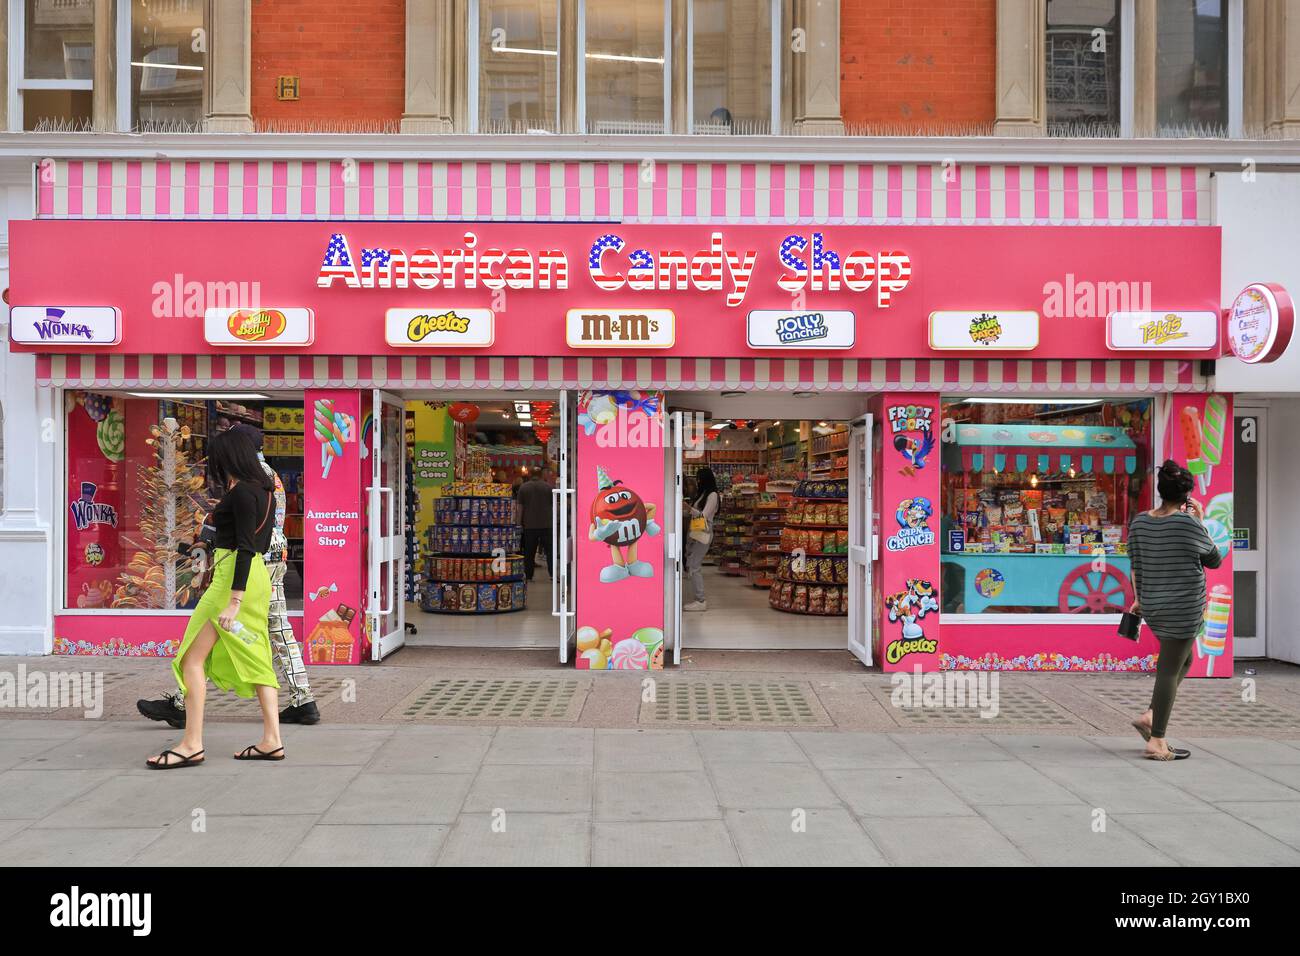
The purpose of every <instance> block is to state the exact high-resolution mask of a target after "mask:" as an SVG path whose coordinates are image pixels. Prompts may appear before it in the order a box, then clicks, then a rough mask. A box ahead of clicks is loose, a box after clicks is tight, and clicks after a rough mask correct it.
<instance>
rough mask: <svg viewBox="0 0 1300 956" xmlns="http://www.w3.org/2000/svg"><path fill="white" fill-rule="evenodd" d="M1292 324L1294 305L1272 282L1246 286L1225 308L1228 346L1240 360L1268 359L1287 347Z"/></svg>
mask: <svg viewBox="0 0 1300 956" xmlns="http://www.w3.org/2000/svg"><path fill="white" fill-rule="evenodd" d="M1294 326H1295V306H1294V305H1293V304H1292V302H1291V296H1290V295H1288V294H1287V291H1286V289H1284V288H1282V286H1280V285H1278V284H1277V283H1275V282H1254V283H1251V284H1250V285H1248V286H1246V288H1245V289H1243V290H1242V291H1241V294H1240V295H1238V296H1237V298H1236V299H1234V300H1233V302H1232V307H1231V308H1230V309H1229V310H1228V330H1227V334H1228V347H1229V348H1230V349H1231V350H1232V354H1233V355H1235V356H1237V358H1239V359H1241V360H1242V361H1243V362H1247V363H1249V364H1251V365H1254V364H1255V363H1257V362H1271V361H1273V360H1274V359H1276V358H1277V357H1278V356H1280V355H1281V354H1282V353H1283V352H1285V351H1286V347H1287V345H1288V343H1290V341H1291V333H1292V329H1293V328H1294Z"/></svg>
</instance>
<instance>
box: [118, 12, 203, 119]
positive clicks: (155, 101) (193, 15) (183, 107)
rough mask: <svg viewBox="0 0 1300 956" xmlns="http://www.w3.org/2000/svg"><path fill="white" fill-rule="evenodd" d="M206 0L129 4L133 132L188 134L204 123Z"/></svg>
mask: <svg viewBox="0 0 1300 956" xmlns="http://www.w3.org/2000/svg"><path fill="white" fill-rule="evenodd" d="M202 30H203V3H202V0H171V2H170V3H162V4H160V3H158V2H156V0H154V2H149V0H133V2H132V4H131V61H130V62H131V126H132V128H133V129H136V130H164V131H168V130H177V129H181V130H186V129H193V128H197V127H198V126H199V124H200V123H202V121H203V69H204V66H205V61H206V53H205V50H206V49H207V43H206V38H205V37H204V36H203V34H202Z"/></svg>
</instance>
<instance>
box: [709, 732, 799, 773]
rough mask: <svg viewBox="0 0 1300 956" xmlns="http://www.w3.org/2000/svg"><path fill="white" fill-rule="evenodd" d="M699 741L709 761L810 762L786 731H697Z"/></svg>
mask: <svg viewBox="0 0 1300 956" xmlns="http://www.w3.org/2000/svg"><path fill="white" fill-rule="evenodd" d="M695 742H696V744H698V745H699V748H700V753H701V754H702V755H703V756H704V760H705V762H706V763H713V762H715V761H719V760H726V761H731V762H740V763H798V764H805V765H806V764H808V757H807V755H806V754H805V753H804V752H803V751H802V750H800V749H799V747H798V746H796V745H795V742H794V739H793V738H792V737H791V736H790V735H789V734H788V733H786V732H785V731H783V730H780V731H774V730H697V731H695Z"/></svg>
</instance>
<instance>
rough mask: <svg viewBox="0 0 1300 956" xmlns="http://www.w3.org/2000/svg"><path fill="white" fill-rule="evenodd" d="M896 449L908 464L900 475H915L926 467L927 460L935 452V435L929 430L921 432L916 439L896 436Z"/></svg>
mask: <svg viewBox="0 0 1300 956" xmlns="http://www.w3.org/2000/svg"><path fill="white" fill-rule="evenodd" d="M894 447H895V448H897V449H898V451H899V453H900V454H901V455H902V456H903V457H904V458H906V459H907V464H906V465H904V466H903V468H902V469H901V470H900V474H904V475H914V474H916V472H917V470H918V469H921V468H924V467H925V460H926V458H928V457H929V455H930V452H932V451H934V435H933V434H931V432H930V429H929V428H927V429H925V430H924V431H922V432H920V433H919V434H918V435H917V436H916V437H913V436H911V435H895V436H894Z"/></svg>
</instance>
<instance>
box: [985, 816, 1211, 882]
mask: <svg viewBox="0 0 1300 956" xmlns="http://www.w3.org/2000/svg"><path fill="white" fill-rule="evenodd" d="M980 815H981V816H982V817H983V818H984V819H986V820H988V822H989V823H991V824H992V825H993V826H994V827H995V828H996V829H997V830H998V832H999V833H1001V834H1002V835H1003V836H1005V837H1006V838H1007V839H1008V840H1010V841H1011V843H1013V844H1014V845H1015V847H1016V848H1017V849H1018V850H1020V852H1021V853H1023V854H1024V855H1025V856H1027V857H1029V859H1030V860H1031V861H1032V862H1033V863H1034V864H1036V865H1038V866H1175V865H1176V864H1177V861H1176V860H1175V859H1174V857H1172V856H1169V855H1167V854H1166V853H1164V852H1162V851H1161V850H1159V849H1157V848H1156V847H1154V846H1152V845H1151V844H1150V843H1148V842H1147V841H1146V840H1144V839H1143V838H1142V837H1141V836H1139V835H1138V834H1137V833H1135V832H1134V831H1133V830H1132V829H1130V828H1128V827H1126V826H1124V825H1123V824H1121V823H1120V821H1118V820H1116V819H1114V818H1113V817H1110V816H1109V815H1107V817H1106V818H1105V829H1104V830H1100V831H1098V830H1096V829H1094V826H1095V824H1096V820H1097V818H1096V817H1094V815H1093V808H1091V807H1089V806H1087V805H1085V804H1082V803H1081V804H1077V805H1063V804H1049V805H1047V806H1041V807H1034V806H1024V805H1021V806H996V807H981V808H980ZM1147 816H1148V815H1141V816H1138V817H1135V818H1134V819H1136V820H1138V821H1141V820H1145V819H1147ZM1196 818H1197V819H1198V820H1199V819H1203V818H1204V815H1203V814H1197V817H1196ZM1197 825H1198V826H1199V825H1200V824H1199V823H1198V824H1197Z"/></svg>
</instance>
